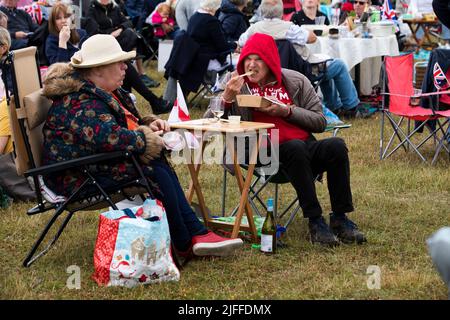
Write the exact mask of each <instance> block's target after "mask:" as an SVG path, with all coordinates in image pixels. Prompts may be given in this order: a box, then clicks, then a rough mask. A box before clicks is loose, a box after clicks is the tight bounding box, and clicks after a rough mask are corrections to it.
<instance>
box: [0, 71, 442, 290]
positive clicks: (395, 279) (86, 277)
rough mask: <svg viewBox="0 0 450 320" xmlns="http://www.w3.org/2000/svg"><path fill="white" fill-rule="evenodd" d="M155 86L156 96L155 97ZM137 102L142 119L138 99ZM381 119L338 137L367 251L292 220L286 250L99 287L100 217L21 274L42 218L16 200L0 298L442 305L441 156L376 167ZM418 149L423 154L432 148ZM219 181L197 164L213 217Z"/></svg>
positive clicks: (80, 219)
mask: <svg viewBox="0 0 450 320" xmlns="http://www.w3.org/2000/svg"><path fill="white" fill-rule="evenodd" d="M151 75H152V76H155V77H156V75H155V74H154V73H152V74H151ZM158 76H159V77H161V75H158ZM162 87H163V86H161V88H157V89H155V90H154V91H155V92H157V93H158V94H160V93H161V91H162ZM139 105H140V107H141V110H142V111H143V112H144V113H146V112H148V111H147V110H146V107H145V106H144V103H143V102H142V100H139ZM202 112H203V110H200V109H195V110H192V111H191V113H192V117H193V118H195V117H200V116H201V114H202ZM379 120H380V119H379V116H376V117H373V118H371V119H366V120H354V121H352V128H351V129H346V130H344V131H342V132H341V133H340V134H339V135H340V136H341V137H343V138H344V139H345V140H346V142H347V144H348V147H349V151H350V159H351V172H352V176H351V183H352V189H353V198H354V204H355V208H356V211H355V212H354V213H351V214H350V217H351V218H352V219H353V220H354V221H355V222H356V223H358V225H359V227H360V228H361V229H362V230H363V231H364V232H365V233H366V235H367V238H368V243H367V244H365V245H361V246H356V245H350V246H349V245H342V246H340V247H338V248H336V249H324V248H322V247H318V246H313V245H311V244H310V243H309V242H308V231H307V221H306V220H305V219H303V218H301V217H297V218H296V219H295V220H294V223H293V224H292V225H291V226H290V228H289V230H288V232H287V234H286V236H285V242H286V243H287V244H288V247H287V248H285V249H282V250H279V252H278V253H277V254H276V255H274V256H266V255H263V254H261V253H260V252H258V251H257V250H255V249H252V248H251V244H250V243H248V242H246V243H245V244H244V248H243V249H242V250H241V251H239V252H238V253H237V254H236V255H235V256H233V257H229V258H223V259H218V258H210V259H209V258H208V259H198V260H194V261H192V262H190V263H189V264H188V265H187V266H186V268H185V269H184V270H182V273H181V280H180V281H179V282H176V283H162V284H157V285H151V286H142V287H137V288H134V289H126V288H104V287H98V286H97V284H96V283H95V282H94V281H93V280H92V279H91V274H92V272H93V249H94V243H95V238H96V232H97V224H98V213H95V212H80V213H77V214H75V216H74V218H73V219H72V220H71V222H70V223H69V225H68V227H67V228H66V230H65V232H64V233H63V234H62V236H61V238H60V240H59V241H58V243H57V244H56V246H55V247H54V248H52V250H51V251H50V252H48V253H47V254H46V255H45V256H44V257H42V258H41V259H40V260H38V261H37V262H36V263H35V264H34V265H32V266H31V268H23V267H22V265H21V263H22V260H23V259H24V257H25V255H26V253H27V252H28V251H29V249H30V247H31V245H32V243H33V242H34V240H35V239H36V237H37V235H38V233H39V232H40V230H41V229H42V228H43V226H44V225H45V224H46V222H47V219H49V216H50V214H43V215H38V216H32V217H30V216H27V215H26V210H27V209H28V208H29V207H30V206H32V204H27V203H17V204H14V205H12V206H11V207H9V208H8V209H5V210H2V211H0V237H1V242H0V256H1V257H2V263H1V267H0V273H1V274H2V277H1V278H0V298H1V299H242V298H246V299H247V298H248V299H446V298H447V288H446V287H445V285H444V283H443V282H442V281H441V279H440V278H439V275H438V274H437V272H436V271H435V269H434V267H433V265H432V261H431V259H430V257H429V255H428V253H427V248H426V243H425V240H426V239H427V238H428V237H429V236H430V235H431V234H432V233H433V232H434V231H436V230H437V229H438V228H440V227H442V226H445V225H450V221H449V220H450V218H449V217H450V205H449V200H448V199H449V198H450V184H449V181H450V170H449V169H448V167H449V159H448V157H445V156H444V155H443V154H441V156H440V158H439V161H438V162H437V164H436V166H434V167H432V166H430V165H428V164H422V163H421V161H420V159H419V158H418V157H417V156H415V155H414V154H412V153H408V154H406V153H405V152H403V151H402V150H399V152H398V153H397V154H396V155H394V156H392V157H391V158H389V159H387V160H383V161H380V160H379V159H378V145H379V141H378V139H379ZM327 136H329V134H321V135H318V137H319V138H322V137H327ZM425 149H426V150H427V151H426V154H427V156H431V155H432V147H431V144H428V145H427V146H425ZM176 171H177V173H178V174H179V177H180V180H181V183H182V185H183V187H187V184H188V181H189V175H188V171H187V169H186V168H185V167H183V166H177V167H176ZM221 179H222V170H221V168H220V167H219V166H204V167H203V170H202V172H201V175H200V180H201V183H202V186H203V191H204V194H205V198H206V201H207V205H208V207H209V208H210V209H211V210H212V212H213V213H218V212H219V211H220V199H221ZM228 181H229V184H228V185H229V188H228V191H227V192H228V198H227V209H231V207H232V204H235V203H237V200H238V197H239V192H238V190H237V187H235V186H234V183H233V180H231V179H229V180H228ZM272 190H273V188H272V187H270V188H269V190H268V192H267V193H265V194H264V195H263V197H264V198H267V197H269V196H270V191H272ZM317 192H318V195H319V199H320V201H321V203H322V207H323V209H324V213H325V215H326V216H327V214H326V213H328V212H329V211H330V203H329V199H328V192H327V187H326V179H325V181H324V183H323V184H320V183H317ZM281 194H282V198H281V199H282V200H281V201H282V202H284V203H285V202H286V201H287V200H288V198H289V197H290V196H293V192H292V188H290V187H289V186H288V185H283V186H282V188H281ZM327 218H328V217H327ZM71 265H77V266H79V267H80V270H81V289H80V290H70V289H68V288H67V286H66V281H67V279H68V277H69V276H70V274H68V273H67V272H66V270H67V268H68V267H69V266H71ZM371 265H376V266H378V267H379V268H380V269H381V288H380V289H379V290H377V289H375V290H370V289H368V287H367V281H368V278H369V275H368V274H367V268H368V267H369V266H371Z"/></svg>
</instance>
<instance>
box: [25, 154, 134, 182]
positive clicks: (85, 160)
mask: <svg viewBox="0 0 450 320" xmlns="http://www.w3.org/2000/svg"><path fill="white" fill-rule="evenodd" d="M131 155H132V154H131V153H130V152H128V151H115V152H106V153H99V154H95V155H92V156H87V157H82V158H78V159H73V160H68V161H64V162H59V163H54V164H50V165H47V166H41V167H39V168H34V169H30V170H27V171H26V172H25V173H24V175H25V176H26V177H29V176H38V175H47V174H50V173H54V172H59V171H63V170H67V169H70V168H76V167H81V166H85V165H90V164H94V163H98V162H101V161H107V160H112V159H119V158H128V157H130V156H131Z"/></svg>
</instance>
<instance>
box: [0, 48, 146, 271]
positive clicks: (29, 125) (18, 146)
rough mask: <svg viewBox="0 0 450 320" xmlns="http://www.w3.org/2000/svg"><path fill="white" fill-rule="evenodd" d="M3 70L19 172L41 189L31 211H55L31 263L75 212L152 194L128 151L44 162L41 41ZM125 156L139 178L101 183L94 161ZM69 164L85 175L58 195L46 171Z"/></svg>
mask: <svg viewBox="0 0 450 320" xmlns="http://www.w3.org/2000/svg"><path fill="white" fill-rule="evenodd" d="M2 70H3V79H4V81H6V78H7V73H8V72H10V74H11V77H12V87H13V95H12V96H10V95H9V94H8V93H7V102H8V110H9V113H10V122H11V130H12V136H13V141H14V157H15V163H16V169H17V173H18V174H19V175H22V174H24V175H25V176H26V177H30V178H31V179H32V180H33V183H34V188H35V192H36V198H37V205H36V206H34V207H33V208H31V209H29V210H28V211H27V214H28V215H35V214H40V213H44V212H47V211H50V210H53V211H54V213H53V216H52V217H51V218H50V219H49V221H48V223H47V225H46V226H45V228H44V229H43V231H42V232H41V234H40V236H39V237H38V239H37V240H36V242H35V244H34V245H33V247H32V249H31V250H30V252H29V253H28V255H27V257H26V258H25V260H24V261H23V266H25V267H29V266H30V265H31V264H32V263H33V262H34V261H36V259H38V258H39V257H41V256H42V255H43V254H45V253H46V252H47V251H48V250H49V249H50V248H51V247H52V246H53V244H55V242H56V241H57V240H58V238H59V236H60V235H61V233H62V232H63V230H64V228H65V227H66V225H67V224H68V222H69V220H70V219H71V218H72V216H73V214H74V213H75V212H77V211H80V210H98V209H101V208H105V207H108V206H111V207H113V208H114V209H117V206H116V205H115V203H117V202H119V201H121V200H123V199H125V198H126V199H130V197H131V196H134V195H141V196H142V197H143V196H144V194H145V193H148V194H149V195H151V190H150V187H149V185H148V181H147V180H146V179H145V177H144V175H143V173H142V170H141V168H140V166H139V165H138V163H137V161H136V159H135V158H134V156H133V155H132V154H130V153H129V152H120V151H119V152H111V153H103V154H97V155H93V156H88V157H83V158H79V159H74V160H70V161H65V162H60V163H56V164H52V165H47V166H42V165H41V158H42V140H43V136H42V126H43V124H44V122H45V119H46V117H47V112H48V110H49V108H50V106H51V101H50V100H48V99H47V98H45V97H44V96H42V94H41V77H40V72H39V65H38V58H37V53H36V47H28V48H25V49H20V50H16V51H12V52H11V53H10V54H9V55H8V57H7V59H6V60H5V62H4V64H3V65H2ZM5 83H6V82H5ZM121 159H124V160H125V159H129V160H130V161H132V163H133V164H134V166H135V168H136V172H137V173H138V174H139V176H140V178H139V179H136V180H135V181H131V182H127V183H119V184H117V186H115V187H114V188H109V189H105V188H102V187H101V186H100V185H99V184H97V183H96V179H95V173H94V172H92V170H91V166H92V165H95V164H97V163H99V162H105V161H111V160H121ZM67 169H79V170H80V172H82V174H83V175H84V178H85V180H84V182H83V183H82V184H81V186H80V187H79V188H77V189H76V190H75V191H74V193H73V194H71V195H70V196H69V197H68V198H65V197H62V196H56V195H55V194H53V192H52V191H51V190H49V189H48V188H47V187H46V186H45V184H44V183H43V179H42V176H45V175H48V174H57V173H58V172H63V171H64V170H67ZM87 188H92V190H94V191H93V192H89V193H87V192H86V189H87ZM89 190H91V189H89ZM87 194H89V195H87ZM65 211H67V216H66V217H65V218H64V219H63V221H62V222H61V223H60V224H59V228H58V229H57V230H56V231H55V233H54V236H53V239H51V240H49V241H48V243H47V245H46V246H45V248H43V249H42V250H41V251H39V252H38V253H36V251H37V250H38V249H39V248H40V246H41V244H42V242H43V240H45V239H46V238H47V234H48V233H49V231H50V230H55V229H56V228H57V225H55V227H54V228H52V227H53V226H54V224H55V222H56V221H57V220H58V218H59V216H60V215H61V214H63V213H64V212H65Z"/></svg>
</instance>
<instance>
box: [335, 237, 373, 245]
mask: <svg viewBox="0 0 450 320" xmlns="http://www.w3.org/2000/svg"><path fill="white" fill-rule="evenodd" d="M337 238H338V239H339V241H341V242H342V243H345V244H353V243H356V244H363V243H365V242H367V239H366V238H361V237H355V238H354V239H347V238H341V237H339V236H338V237H337Z"/></svg>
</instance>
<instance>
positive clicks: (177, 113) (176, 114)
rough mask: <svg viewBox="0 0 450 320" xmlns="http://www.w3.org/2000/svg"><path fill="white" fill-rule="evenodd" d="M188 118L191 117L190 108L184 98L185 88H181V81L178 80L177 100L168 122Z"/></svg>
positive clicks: (186, 119)
mask: <svg viewBox="0 0 450 320" xmlns="http://www.w3.org/2000/svg"><path fill="white" fill-rule="evenodd" d="M188 120H191V117H189V110H188V108H187V105H186V101H185V100H184V95H183V90H181V86H180V83H179V82H178V81H177V99H176V100H175V103H174V105H173V108H172V111H171V112H170V115H169V119H168V120H167V122H169V123H175V122H181V121H188Z"/></svg>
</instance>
